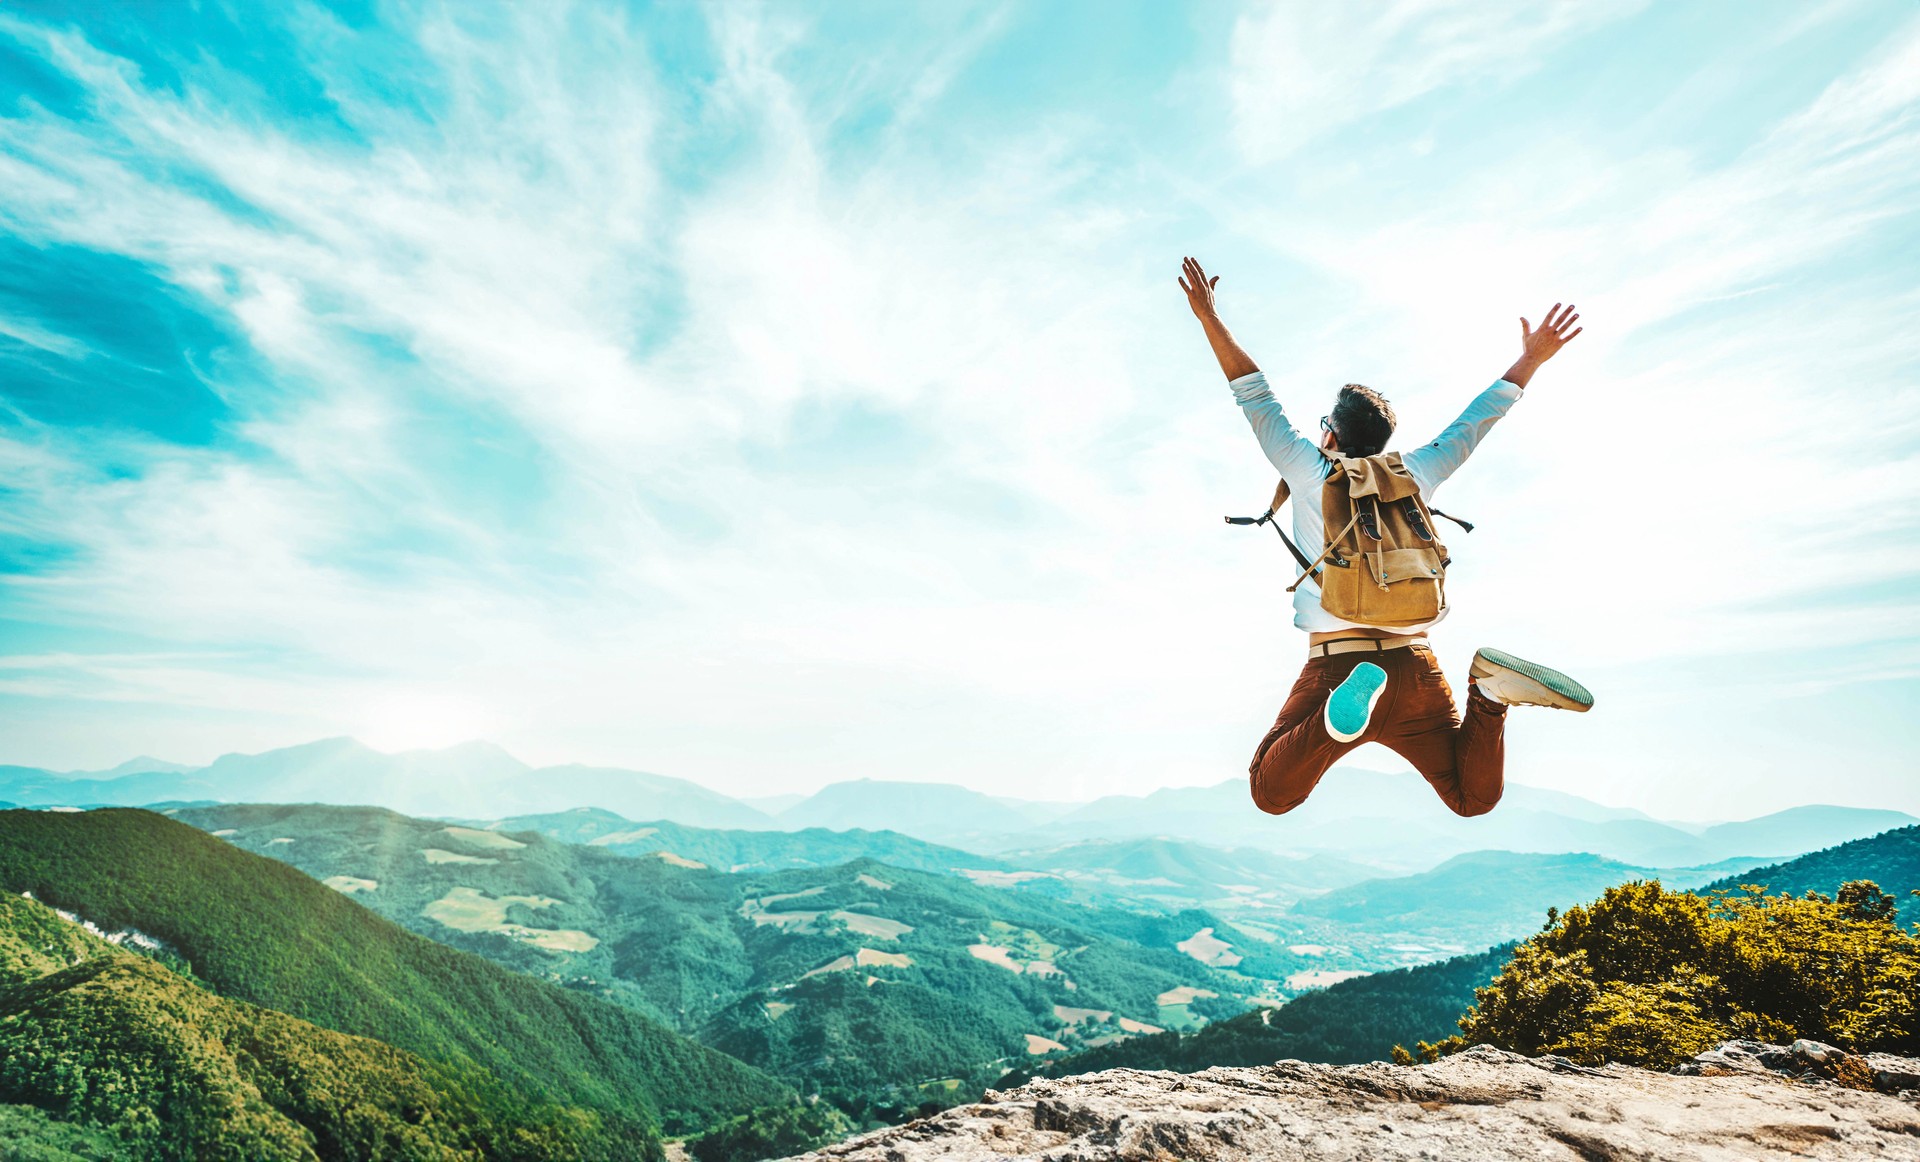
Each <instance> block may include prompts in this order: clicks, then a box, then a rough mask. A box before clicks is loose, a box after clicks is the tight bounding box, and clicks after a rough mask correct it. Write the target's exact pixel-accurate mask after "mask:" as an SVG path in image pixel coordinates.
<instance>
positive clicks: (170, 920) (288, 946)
mask: <svg viewBox="0 0 1920 1162" xmlns="http://www.w3.org/2000/svg"><path fill="white" fill-rule="evenodd" d="M0 888H4V889H5V890H7V891H11V892H16V893H17V892H21V891H32V892H33V893H34V895H35V896H37V897H38V898H40V899H43V900H45V901H47V902H48V903H50V904H54V905H57V906H59V907H63V908H68V909H71V910H73V911H75V912H77V913H79V914H80V915H82V916H84V917H85V918H87V919H89V920H91V921H93V922H94V923H96V924H99V925H100V926H102V927H103V928H106V929H109V930H112V929H117V928H133V929H137V930H139V931H141V932H143V933H146V934H147V935H149V936H151V937H154V938H157V939H159V940H161V941H163V942H165V943H166V944H167V945H169V946H171V947H172V948H173V949H175V950H177V951H178V953H179V954H180V955H181V956H182V957H183V958H184V959H185V960H186V962H187V963H188V964H190V966H191V969H192V971H193V973H194V975H195V976H196V977H197V978H198V979H200V980H203V981H205V982H207V983H208V984H209V985H210V986H211V987H213V988H215V989H217V990H218V991H219V992H220V993H221V994H223V995H224V996H227V997H231V998H235V999H241V1000H246V1001H251V1002H253V1003H255V1004H259V1005H262V1006H265V1007H268V1008H273V1009H278V1010H280V1011H282V1012H285V1013H289V1014H292V1015H294V1016H297V1017H301V1018H304V1019H306V1020H310V1021H312V1022H313V1023H315V1024H317V1025H321V1026H324V1027H326V1028H329V1029H335V1030H339V1031H341V1032H346V1033H354V1034H358V1035H361V1036H367V1037H374V1038H377V1039H379V1040H382V1041H386V1042H388V1043H389V1044H392V1045H395V1046H398V1047H400V1048H403V1049H407V1050H410V1051H413V1052H415V1053H418V1054H420V1055H422V1056H423V1057H426V1058H428V1059H430V1060H434V1061H445V1062H463V1061H464V1062H470V1063H472V1064H473V1065H477V1066H480V1067H482V1068H484V1069H485V1070H487V1071H489V1072H491V1073H492V1074H493V1075H495V1076H496V1077H498V1078H499V1079H500V1081H501V1082H503V1083H505V1084H507V1085H510V1086H512V1087H514V1088H515V1089H516V1090H518V1091H520V1092H522V1093H524V1094H526V1095H528V1096H529V1097H533V1098H539V1099H545V1100H554V1101H559V1102H564V1103H566V1104H570V1105H580V1106H584V1107H588V1108H591V1109H594V1110H597V1111H600V1113H601V1114H602V1115H603V1116H604V1117H606V1118H608V1119H609V1120H611V1121H613V1122H625V1123H630V1124H632V1125H633V1126H635V1127H644V1126H646V1125H649V1124H652V1123H653V1122H655V1121H656V1120H657V1121H658V1122H659V1123H661V1124H663V1125H664V1126H665V1127H666V1128H667V1129H669V1130H680V1129H694V1128H698V1127H701V1126H705V1125H709V1124H712V1123H714V1122H715V1121H717V1120H720V1119H723V1118H725V1117H728V1116H731V1115H734V1114H737V1113H741V1112H744V1111H746V1110H748V1109H750V1108H752V1107H755V1106H758V1105H762V1104H765V1103H768V1102H773V1101H778V1100H781V1099H782V1097H783V1095H784V1094H785V1093H786V1092H787V1091H785V1090H784V1089H783V1087H781V1086H780V1085H779V1084H778V1083H777V1082H775V1081H774V1080H772V1079H771V1078H769V1077H767V1076H766V1075H765V1074H763V1073H761V1072H759V1071H757V1070H755V1069H753V1068H751V1067H748V1066H745V1065H742V1064H741V1063H740V1062H738V1061H735V1060H733V1059H731V1058H729V1057H726V1056H724V1055H722V1054H719V1053H716V1052H713V1051H712V1050H709V1049H706V1048H704V1047H702V1046H700V1045H698V1044H696V1043H694V1042H692V1041H690V1040H688V1039H687V1038H685V1037H682V1036H680V1035H678V1034H676V1033H674V1032H672V1031H671V1030H669V1029H666V1028H663V1027H661V1026H660V1025H658V1024H656V1023H654V1022H653V1021H651V1020H648V1019H647V1018H646V1017H644V1016H642V1015H641V1014H639V1013H637V1012H634V1011H632V1010H631V1009H628V1008H625V1007H622V1006H619V1005H614V1004H609V1003H607V1002H606V1001H604V1000H601V999H599V998H597V997H593V996H590V995H586V994H584V993H582V992H579V991H575V990H569V989H565V988H559V987H555V986H554V985H552V984H549V983H547V982H543V981H539V980H534V979H531V978H529V977H526V976H523V975H520V974H517V973H513V972H509V971H506V970H504V969H502V968H501V967H499V966H498V965H495V964H492V963H489V962H488V961H487V960H485V959H483V958H481V957H477V956H472V955H469V954H467V953H464V952H461V951H458V950H456V949H453V948H449V947H447V946H445V945H442V944H439V943H436V942H434V941H431V940H425V939H421V938H420V937H417V936H414V935H412V934H409V933H407V932H404V931H402V930H400V929H399V928H396V927H395V926H394V925H393V924H391V923H390V922H388V921H386V920H384V919H382V918H380V917H379V916H377V915H375V914H374V913H373V912H370V911H368V910H367V909H365V908H362V907H360V906H359V905H358V904H356V903H355V902H354V901H353V900H351V899H349V898H347V897H346V896H345V895H343V894H342V893H340V892H338V891H332V890H329V889H328V888H326V887H324V886H322V885H320V884H318V883H315V882H314V881H313V880H312V879H310V878H309V877H307V876H306V875H303V874H301V873H300V872H298V871H296V870H295V869H293V868H291V867H288V866H286V865H285V864H283V863H279V862H277V861H274V860H271V859H264V858H261V857H259V856H256V855H252V854H249V853H248V852H245V851H242V850H239V849H237V848H235V847H233V846H232V845H230V844H227V843H224V842H222V841H220V840H219V839H216V838H213V837H211V836H208V835H206V834H205V833H203V832H201V831H198V830H196V829H194V828H192V827H188V826H186V825H184V824H181V823H177V822H174V821H172V820H170V819H166V818H163V817H162V816H159V815H156V814H154V813H152V812H148V811H139V810H131V809H111V810H101V811H93V812H86V813H75V814H60V813H51V812H33V811H9V812H5V813H0Z"/></svg>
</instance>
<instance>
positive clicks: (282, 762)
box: [174, 738, 529, 814]
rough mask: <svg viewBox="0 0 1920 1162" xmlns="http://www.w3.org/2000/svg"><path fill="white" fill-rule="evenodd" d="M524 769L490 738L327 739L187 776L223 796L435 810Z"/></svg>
mask: <svg viewBox="0 0 1920 1162" xmlns="http://www.w3.org/2000/svg"><path fill="white" fill-rule="evenodd" d="M528 773H529V768H528V767H527V765H526V764H525V763H523V762H521V761H520V760H519V759H516V758H514V757H513V756H512V755H510V754H508V753H507V752H506V751H504V750H501V749H500V748H499V747H497V746H494V745H492V744H491V743H484V742H469V743H462V744H460V745H459V746H454V747H448V748H446V749H445V750H438V751H408V752H405V753H402V754H386V753H383V752H381V751H377V750H374V749H373V748H372V747H369V746H367V745H365V744H364V743H361V742H359V741H357V740H355V739H351V738H329V739H322V740H321V741H319V742H310V743H306V744H303V745H301V746H290V747H284V748H282V749H279V750H270V751H266V752H264V753H261V754H229V755H223V756H221V757H220V758H218V759H215V760H214V761H213V762H212V763H211V764H210V765H208V766H206V767H203V768H201V769H200V770H198V771H196V772H194V773H193V777H195V778H197V779H198V780H200V781H201V782H204V783H206V784H209V785H211V786H212V787H213V788H214V790H215V792H216V795H215V797H216V798H220V799H225V800H229V801H231V800H236V799H239V800H248V801H255V802H257V801H261V800H273V801H277V802H282V803H380V804H383V805H388V804H390V805H392V806H393V807H394V808H395V809H396V810H412V811H419V812H424V813H428V814H442V813H445V812H447V811H452V810H458V809H459V808H460V806H461V805H462V804H466V805H469V808H470V805H471V804H472V803H474V802H476V801H485V800H486V799H487V798H489V797H491V796H494V795H497V794H500V793H501V792H502V791H503V790H504V789H506V788H507V787H508V786H509V785H510V784H511V783H512V782H513V781H515V780H517V779H520V778H523V777H525V776H527V775H528ZM174 797H176V798H178V797H181V796H174Z"/></svg>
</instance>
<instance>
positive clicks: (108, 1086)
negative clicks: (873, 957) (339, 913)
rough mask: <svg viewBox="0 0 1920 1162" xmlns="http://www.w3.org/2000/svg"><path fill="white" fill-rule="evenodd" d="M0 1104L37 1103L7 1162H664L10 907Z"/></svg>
mask: <svg viewBox="0 0 1920 1162" xmlns="http://www.w3.org/2000/svg"><path fill="white" fill-rule="evenodd" d="M0 1102H9V1103H27V1104H26V1106H25V1108H18V1107H15V1106H7V1107H0V1157H5V1158H22V1159H28V1158H43V1159H60V1158H73V1157H80V1158H126V1157H135V1158H142V1159H156V1160H158V1159H182V1160H185V1159H196V1160H197V1159H232V1160H234V1162H256V1160H258V1162H269V1160H280V1159H286V1160H290V1162H291V1160H307V1159H322V1158H324V1159H361V1158H389V1159H419V1160H422V1162H425V1160H429V1159H431V1160H446V1162H453V1160H455V1159H463V1158H472V1157H475V1156H484V1157H488V1158H502V1159H506V1158H527V1159H533V1158H542V1159H569V1158H570V1159H583V1160H585V1159H602V1158H634V1159H639V1158H654V1157H658V1156H659V1148H658V1143H657V1140H656V1139H654V1138H653V1137H652V1136H650V1135H644V1134H616V1133H610V1132H609V1127H608V1126H606V1125H604V1124H603V1123H602V1120H601V1119H600V1118H599V1117H597V1116H595V1115H593V1114H591V1113H588V1112H586V1111H583V1110H579V1109H563V1108H559V1107H553V1106H544V1107H543V1106H538V1105H532V1104H529V1103H526V1102H524V1101H522V1100H520V1099H518V1098H516V1097H514V1096H513V1095H511V1094H509V1093H507V1092H506V1091H505V1090H503V1089H502V1088H501V1087H499V1086H498V1085H497V1084H495V1083H492V1082H490V1081H486V1080H483V1079H478V1078H475V1077H472V1076H469V1077H466V1078H457V1077H455V1076H454V1075H453V1074H452V1073H450V1072H448V1071H446V1070H444V1069H442V1068H439V1067H436V1066H433V1065H430V1064H428V1063H427V1062H425V1061H423V1060H421V1059H420V1058H418V1057H416V1056H414V1055H413V1054H411V1053H406V1052H404V1051H402V1050H398V1049H395V1048H393V1047H392V1046H390V1045H385V1044H382V1043H380V1042H378V1041H373V1040H369V1039H367V1038H363V1037H349V1036H347V1035H345V1034H341V1033H335V1032H332V1031H330V1030H327V1029H321V1028H319V1027H317V1026H315V1025H312V1024H309V1023H307V1022H305V1021H300V1020H296V1019H295V1018H292V1017H289V1016H286V1015H285V1014H283V1013H276V1012H273V1011H271V1010H267V1009H261V1008H257V1007H255V1006H253V1005H248V1004H245V1003H242V1002H238V1001H231V1000H226V999H224V998H221V997H218V996H215V995H213V994H212V993H209V992H206V991H205V990H203V989H201V988H198V987H196V986H195V985H193V984H192V983H191V982H189V981H187V980H186V979H184V978H182V977H180V976H179V975H177V974H175V973H173V972H171V971H170V970H168V969H167V968H165V967H163V966H161V965H159V964H157V963H154V962H153V961H151V960H148V959H145V958H143V957H140V956H135V955H133V954H130V953H127V952H122V951H120V950H119V949H117V948H115V947H113V946H112V945H110V944H108V943H107V942H106V941H104V940H101V939H99V938H97V937H94V936H91V935H89V934H88V933H86V932H84V931H82V930H81V929H80V928H79V927H78V926H77V925H74V924H71V923H68V922H67V921H65V920H63V919H61V918H60V917H58V916H56V915H55V914H54V912H53V911H52V910H51V909H49V908H47V907H46V906H45V905H42V904H40V903H38V902H36V901H33V900H29V899H23V898H21V897H19V896H16V895H13V894H11V893H4V894H0ZM56 1118H57V1119H58V1120H55V1119H56ZM9 1139H12V1141H10V1140H9Z"/></svg>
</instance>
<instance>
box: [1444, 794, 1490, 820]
mask: <svg viewBox="0 0 1920 1162" xmlns="http://www.w3.org/2000/svg"><path fill="white" fill-rule="evenodd" d="M1499 805H1500V800H1499V799H1498V798H1494V799H1449V800H1447V806H1448V807H1450V808H1452V810H1453V813H1454V814H1455V815H1458V816H1460V817H1462V818H1464V819H1472V818H1474V817H1475V816H1478V815H1485V814H1486V813H1487V812H1489V811H1491V810H1493V809H1494V808H1495V807H1497V806H1499Z"/></svg>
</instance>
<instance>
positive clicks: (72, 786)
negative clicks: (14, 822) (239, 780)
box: [0, 766, 216, 807]
mask: <svg viewBox="0 0 1920 1162" xmlns="http://www.w3.org/2000/svg"><path fill="white" fill-rule="evenodd" d="M0 797H3V798H5V799H7V800H9V801H10V802H13V803H15V804H18V805H19V806H22V807H96V806H106V807H132V806H138V805H140V804H143V803H152V802H158V801H160V800H163V799H176V800H177V799H211V798H215V797H216V796H215V795H214V794H213V787H212V786H211V785H210V784H208V783H205V782H202V781H200V780H198V779H196V778H194V777H193V775H192V774H178V773H174V772H168V771H147V772H141V773H139V774H132V775H122V776H119V777H116V778H81V777H77V776H73V775H65V774H60V773H59V772H56V771H47V770H41V769H40V768H38V767H4V766H0Z"/></svg>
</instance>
